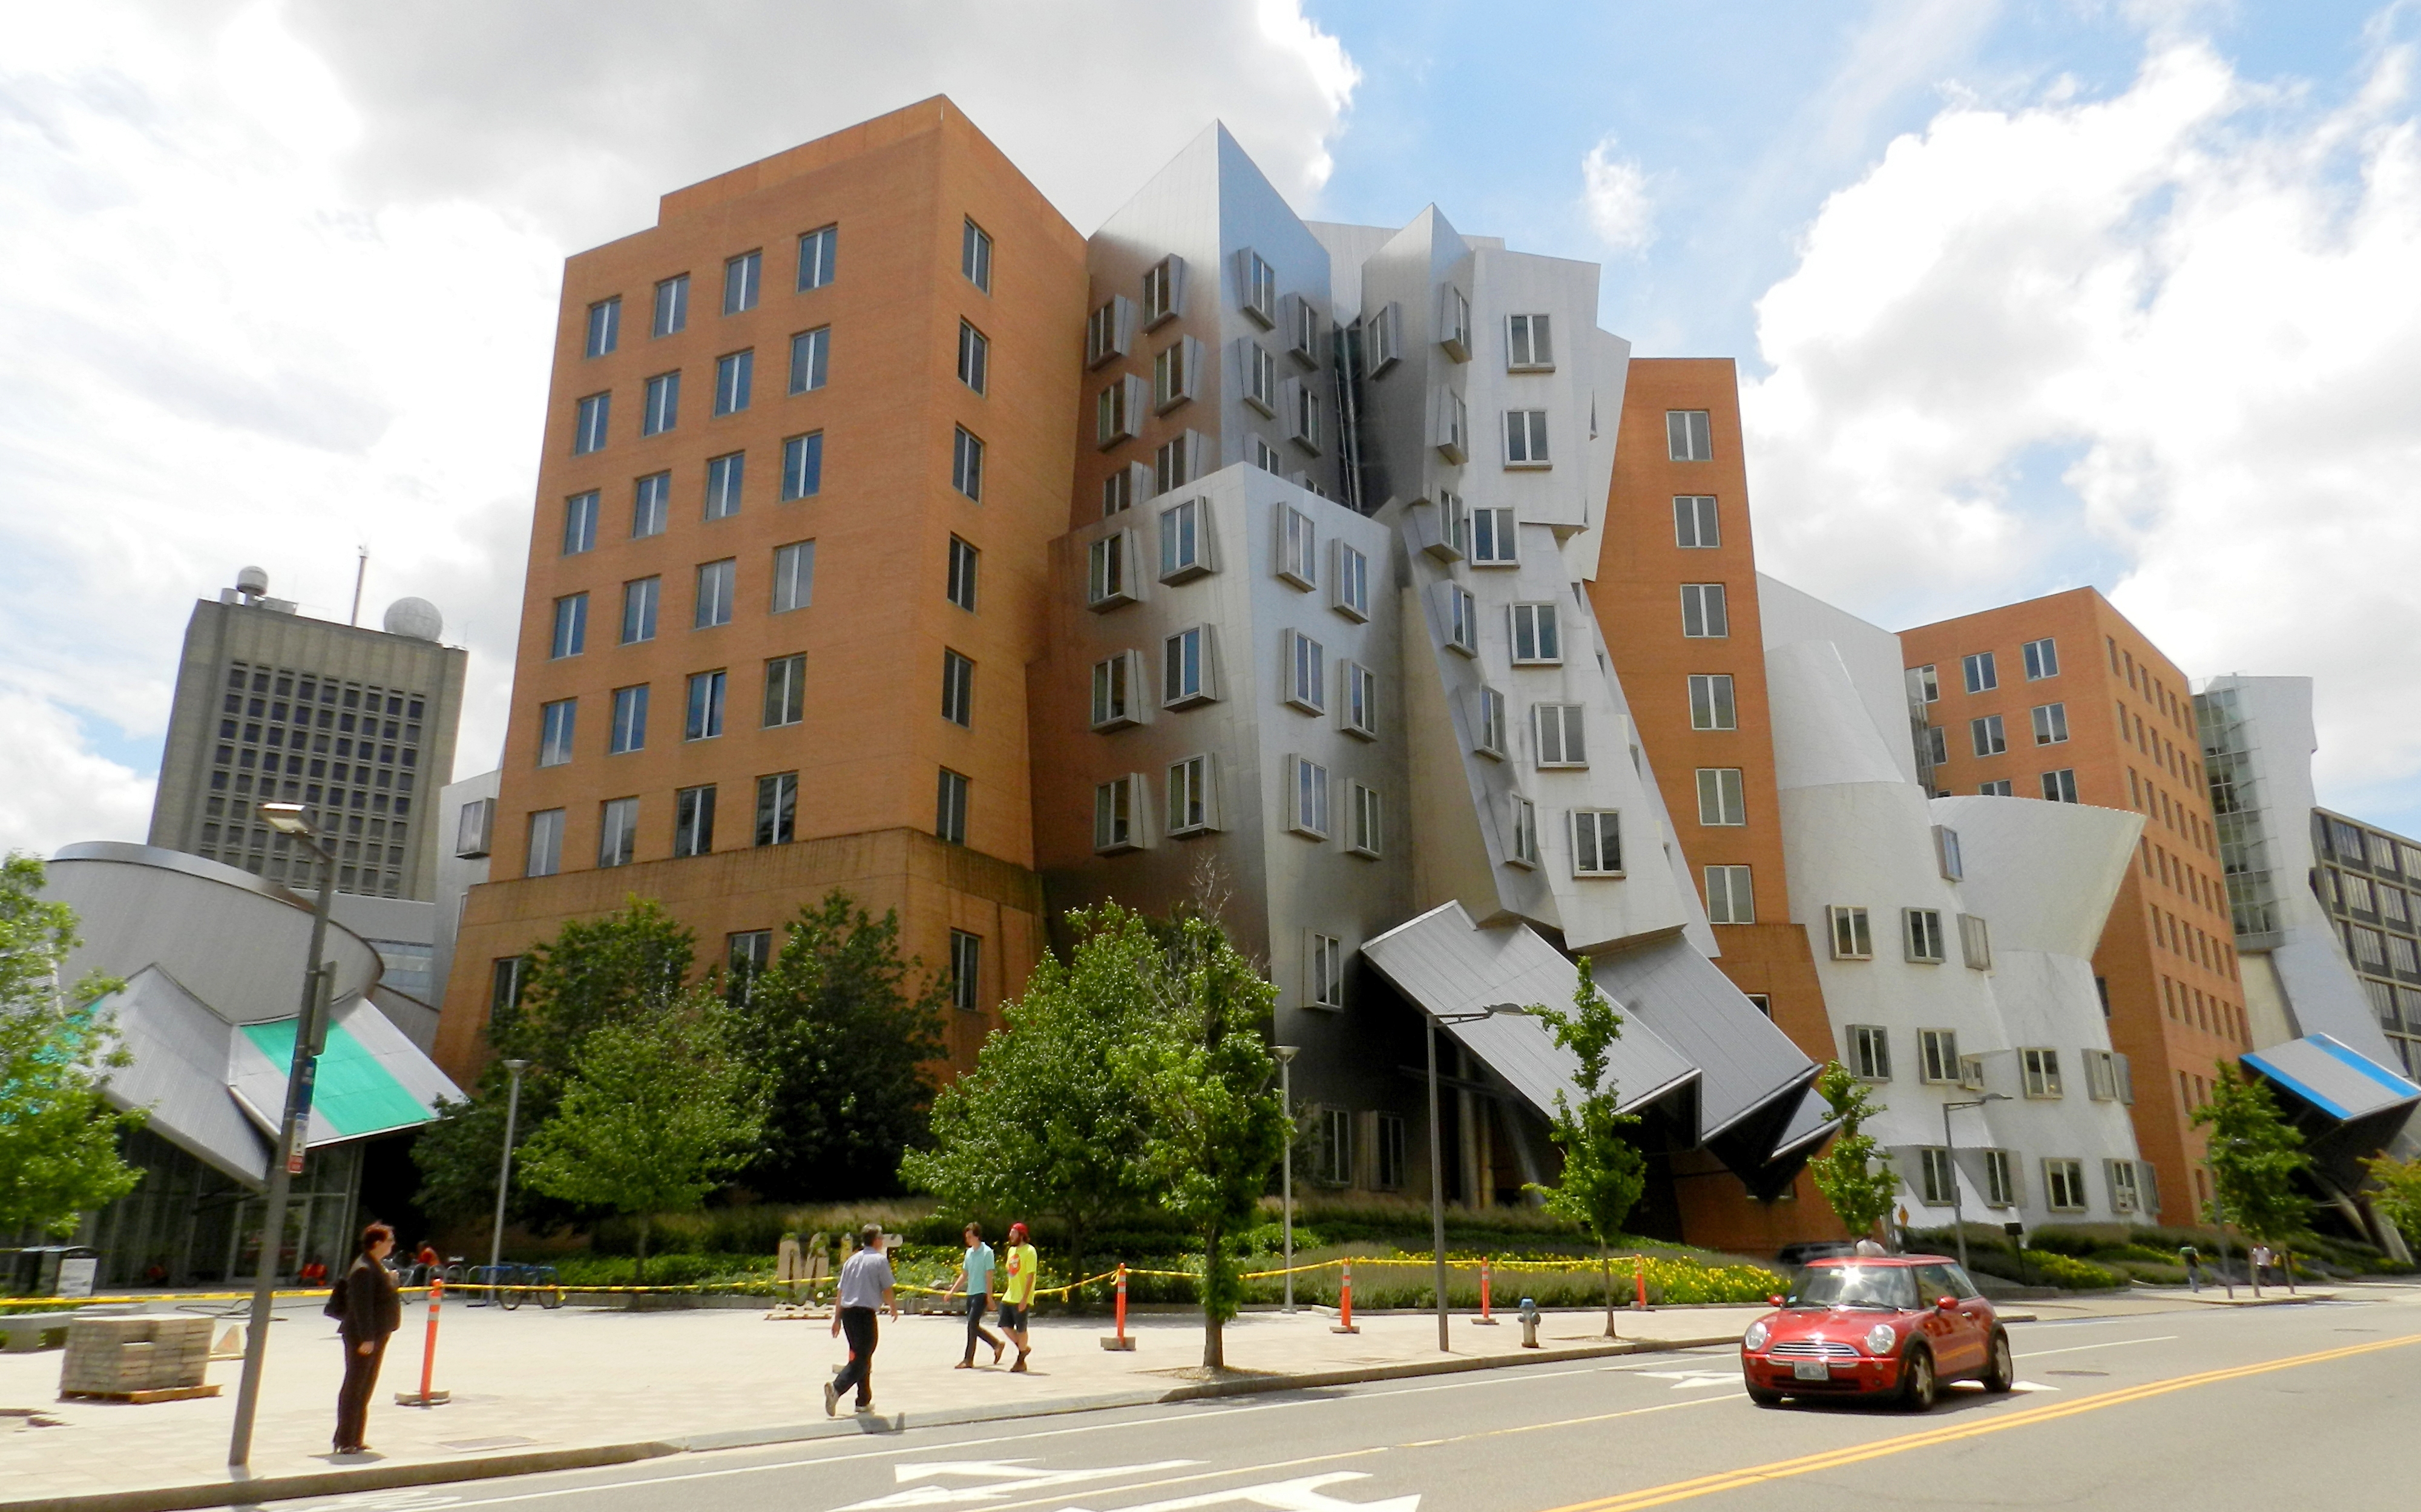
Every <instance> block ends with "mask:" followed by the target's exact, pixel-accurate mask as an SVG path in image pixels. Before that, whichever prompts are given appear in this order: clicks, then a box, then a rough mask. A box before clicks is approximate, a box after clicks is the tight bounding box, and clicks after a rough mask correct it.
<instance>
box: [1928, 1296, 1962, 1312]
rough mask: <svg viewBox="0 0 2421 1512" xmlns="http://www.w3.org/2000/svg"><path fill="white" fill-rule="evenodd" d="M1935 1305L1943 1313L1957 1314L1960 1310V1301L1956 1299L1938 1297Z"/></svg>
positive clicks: (1934, 1301) (1934, 1302)
mask: <svg viewBox="0 0 2421 1512" xmlns="http://www.w3.org/2000/svg"><path fill="white" fill-rule="evenodd" d="M1933 1305H1934V1306H1935V1307H1937V1308H1940V1309H1941V1310H1942V1311H1943V1312H1945V1313H1955V1312H1957V1311H1958V1310H1959V1299H1958V1298H1956V1297H1936V1298H1935V1299H1934V1300H1933Z"/></svg>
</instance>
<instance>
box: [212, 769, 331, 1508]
mask: <svg viewBox="0 0 2421 1512" xmlns="http://www.w3.org/2000/svg"><path fill="white" fill-rule="evenodd" d="M260 817H261V818H263V819H266V820H267V821H268V822H269V827H270V828H271V829H273V830H275V831H276V832H277V833H278V834H286V835H291V836H293V837H294V838H295V839H297V840H300V841H302V842H303V844H304V845H305V847H307V848H308V849H309V850H310V851H311V853H312V854H313V855H315V856H318V857H319V858H320V899H319V902H318V904H317V905H316V906H315V907H314V908H313V909H312V911H311V953H310V956H309V958H308V959H306V960H305V963H304V968H303V1005H302V1009H301V1011H300V1012H299V1013H298V1014H297V1015H296V1016H295V1021H294V1055H293V1059H292V1060H291V1062H290V1063H289V1065H288V1067H287V1070H286V1111H285V1113H284V1114H283V1115H281V1116H280V1117H279V1119H278V1121H277V1150H276V1154H275V1157H274V1158H273V1160H272V1161H271V1162H270V1167H269V1193H268V1196H267V1197H266V1199H265V1200H264V1207H265V1208H266V1209H267V1210H266V1211H265V1212H264V1213H262V1215H261V1222H260V1259H259V1262H258V1265H256V1266H255V1267H254V1271H253V1281H252V1321H251V1323H250V1325H249V1326H248V1329H247V1332H246V1333H245V1336H244V1341H243V1383H242V1385H241V1386H239V1387H237V1388H236V1395H235V1434H234V1437H233V1438H232V1439H230V1440H229V1441H228V1442H227V1463H228V1464H230V1465H244V1464H248V1463H250V1462H251V1459H252V1424H253V1419H254V1417H255V1416H256V1415H257V1414H258V1411H259V1410H260V1371H261V1366H262V1365H263V1364H266V1363H267V1358H268V1354H269V1316H270V1311H271V1308H272V1307H273V1304H274V1296H275V1293H276V1290H277V1251H278V1246H279V1245H280V1244H281V1243H283V1242H284V1240H285V1238H286V1197H287V1193H288V1192H290V1191H291V1190H292V1188H293V1181H294V1177H295V1176H296V1174H297V1173H299V1172H300V1171H301V1170H302V1169H303V1149H304V1138H305V1133H306V1132H307V1130H308V1124H309V1120H310V1117H311V1078H312V1074H313V1072H314V1071H315V1070H316V1069H317V1068H318V1067H319V1064H320V1046H321V1045H322V1044H323V1043H324V1042H325V1040H326V1038H327V1035H328V978H327V974H326V973H325V971H324V970H323V969H322V967H321V964H320V947H321V946H322V945H324V944H325V943H327V939H328V905H329V902H330V900H331V899H332V898H333V897H334V896H336V853H335V852H334V851H332V850H327V849H326V848H324V847H322V846H321V845H320V842H319V839H318V837H317V836H316V835H314V834H312V832H311V826H310V825H309V824H307V823H305V821H304V818H303V805H302V804H300V803H263V804H261V805H260Z"/></svg>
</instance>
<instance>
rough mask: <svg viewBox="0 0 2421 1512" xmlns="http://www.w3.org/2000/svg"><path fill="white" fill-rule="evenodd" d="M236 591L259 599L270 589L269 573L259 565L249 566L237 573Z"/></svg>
mask: <svg viewBox="0 0 2421 1512" xmlns="http://www.w3.org/2000/svg"><path fill="white" fill-rule="evenodd" d="M235 591H236V592H238V593H247V594H250V595H251V596H252V597H254V598H256V599H258V598H259V597H260V596H261V595H262V594H264V593H267V592H268V591H269V574H268V572H267V571H265V570H263V569H260V568H257V567H247V568H244V569H242V570H241V571H239V572H237V573H236V575H235Z"/></svg>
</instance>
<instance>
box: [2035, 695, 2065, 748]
mask: <svg viewBox="0 0 2421 1512" xmlns="http://www.w3.org/2000/svg"><path fill="white" fill-rule="evenodd" d="M2034 720H2035V744H2037V745H2057V744H2059V743H2060V742H2061V741H2062V740H2067V739H2068V706H2067V705H2066V704H2037V705H2036V706H2035V710H2034Z"/></svg>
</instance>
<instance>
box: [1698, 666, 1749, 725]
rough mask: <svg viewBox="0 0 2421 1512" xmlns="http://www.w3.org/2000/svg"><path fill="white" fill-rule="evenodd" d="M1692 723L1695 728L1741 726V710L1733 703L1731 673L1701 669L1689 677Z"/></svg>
mask: <svg viewBox="0 0 2421 1512" xmlns="http://www.w3.org/2000/svg"><path fill="white" fill-rule="evenodd" d="M1690 727H1691V728H1692V729H1694V730H1736V729H1738V728H1740V718H1739V713H1738V710H1737V709H1735V708H1734V706H1733V704H1732V678H1731V674H1730V673H1728V672H1717V673H1711V674H1709V673H1701V674H1697V675H1695V676H1693V677H1692V678H1690Z"/></svg>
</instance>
